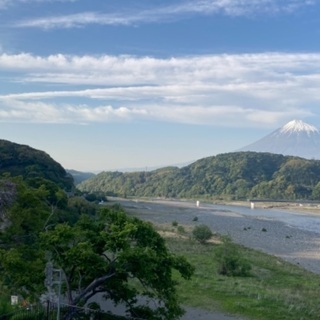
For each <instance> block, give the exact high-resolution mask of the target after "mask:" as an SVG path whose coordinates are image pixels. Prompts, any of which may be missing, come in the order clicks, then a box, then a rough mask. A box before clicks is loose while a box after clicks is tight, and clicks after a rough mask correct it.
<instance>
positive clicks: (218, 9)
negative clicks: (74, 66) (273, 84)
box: [0, 0, 316, 29]
mask: <svg viewBox="0 0 320 320" xmlns="http://www.w3.org/2000/svg"><path fill="white" fill-rule="evenodd" d="M0 1H1V0H0ZM2 1H6V0H2ZM20 1H22V0H20ZM26 1H27V0H26ZM34 1H35V0H34ZM39 1H41V0H39ZM43 1H45V0H43ZM47 1H50V0H47ZM56 1H58V0H56ZM0 4H1V2H0ZM315 4H316V1H315V0H284V1H278V0H197V1H189V0H188V1H184V2H181V3H179V4H174V5H171V6H163V7H154V8H153V9H146V10H139V11H135V10H133V9H131V10H129V8H128V10H125V11H124V12H121V13H120V12H118V13H117V12H114V13H107V14H106V13H101V12H95V11H92V12H81V13H76V14H69V15H61V16H47V17H41V18H36V19H29V20H23V21H20V22H18V23H17V24H16V26H17V27H36V28H44V29H51V28H74V27H81V26H85V25H88V24H99V25H132V24H140V23H150V22H159V21H165V20H168V19H169V20H170V19H180V18H182V16H184V15H190V14H204V15H208V14H224V15H227V16H247V15H249V16H252V15H261V14H272V15H274V14H284V13H285V14H287V13H291V12H294V11H297V10H299V9H300V8H302V7H306V6H312V5H315Z"/></svg>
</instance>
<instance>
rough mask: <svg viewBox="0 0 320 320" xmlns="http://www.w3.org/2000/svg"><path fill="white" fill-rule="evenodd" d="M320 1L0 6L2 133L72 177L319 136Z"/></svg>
mask: <svg viewBox="0 0 320 320" xmlns="http://www.w3.org/2000/svg"><path fill="white" fill-rule="evenodd" d="M319 16H320V1H318V0H251V1H249V0H193V1H192V0H171V1H168V0H162V1H160V0H152V1H150V0H137V1H135V0H117V1H106V0H0V138H2V139H7V140H10V141H13V142H17V143H23V144H27V145H29V146H31V147H34V148H36V149H41V150H44V151H46V152H47V153H48V154H50V155H51V157H53V158H54V159H55V160H57V161H58V162H60V163H61V164H62V165H63V166H64V167H65V168H68V169H76V170H82V171H101V170H121V169H123V168H145V169H151V168H153V167H156V166H165V165H171V164H181V163H185V162H189V161H192V160H197V159H200V158H202V157H206V156H211V155H216V154H218V153H225V152H231V151H235V150H237V149H239V148H241V147H243V146H245V145H247V144H250V143H252V142H254V141H256V140H258V139H260V138H261V137H263V136H264V135H266V134H268V133H270V132H271V131H273V130H275V129H277V128H278V127H280V126H282V125H284V124H285V123H287V122H289V121H291V120H293V119H301V120H303V121H305V122H308V123H310V124H313V125H315V126H317V127H320V109H319V100H320V90H319V87H320V18H319Z"/></svg>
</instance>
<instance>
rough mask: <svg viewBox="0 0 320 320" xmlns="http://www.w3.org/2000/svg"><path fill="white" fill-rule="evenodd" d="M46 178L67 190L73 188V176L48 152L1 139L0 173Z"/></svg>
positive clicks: (26, 177)
mask: <svg viewBox="0 0 320 320" xmlns="http://www.w3.org/2000/svg"><path fill="white" fill-rule="evenodd" d="M3 173H9V174H10V175H11V176H20V175H21V176H23V177H24V178H25V179H31V178H39V177H40V178H44V179H47V180H50V181H52V182H54V183H56V184H57V185H58V186H59V187H61V188H62V189H64V190H66V191H70V190H72V188H73V178H72V177H71V175H69V174H67V172H66V171H65V169H64V168H63V167H62V166H61V165H60V164H59V163H58V162H56V161H55V160H53V159H52V158H51V157H50V156H49V155H48V154H46V153H45V152H43V151H40V150H36V149H33V148H31V147H29V146H26V145H21V144H17V143H13V142H10V141H7V140H0V175H2V174H3Z"/></svg>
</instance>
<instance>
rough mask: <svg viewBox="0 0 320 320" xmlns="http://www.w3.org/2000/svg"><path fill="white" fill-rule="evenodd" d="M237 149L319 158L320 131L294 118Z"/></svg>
mask: <svg viewBox="0 0 320 320" xmlns="http://www.w3.org/2000/svg"><path fill="white" fill-rule="evenodd" d="M237 151H254V152H270V153H275V154H282V155H288V156H298V157H301V158H305V159H318V160H319V159H320V131H319V129H317V128H316V127H315V126H313V125H310V124H307V123H305V122H303V121H301V120H293V121H290V122H288V123H287V124H286V125H284V126H283V127H281V128H279V129H277V130H275V131H274V132H272V133H270V134H269V135H267V136H265V137H264V138H262V139H260V140H258V141H256V142H253V143H252V144H250V145H248V146H245V147H243V148H241V149H239V150H237Z"/></svg>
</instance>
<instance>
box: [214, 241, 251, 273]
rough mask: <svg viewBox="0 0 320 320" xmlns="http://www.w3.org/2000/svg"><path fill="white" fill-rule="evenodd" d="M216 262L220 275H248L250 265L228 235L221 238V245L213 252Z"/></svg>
mask: <svg viewBox="0 0 320 320" xmlns="http://www.w3.org/2000/svg"><path fill="white" fill-rule="evenodd" d="M215 259H216V260H217V262H218V272H219V274H221V275H225V276H232V277H247V276H250V271H251V265H250V263H249V262H248V260H247V259H246V258H245V257H243V256H242V255H241V253H240V251H239V248H238V246H237V245H235V244H234V243H233V242H232V241H231V239H230V238H229V237H223V238H222V245H221V246H220V247H219V248H218V249H217V250H216V252H215Z"/></svg>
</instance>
